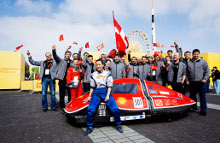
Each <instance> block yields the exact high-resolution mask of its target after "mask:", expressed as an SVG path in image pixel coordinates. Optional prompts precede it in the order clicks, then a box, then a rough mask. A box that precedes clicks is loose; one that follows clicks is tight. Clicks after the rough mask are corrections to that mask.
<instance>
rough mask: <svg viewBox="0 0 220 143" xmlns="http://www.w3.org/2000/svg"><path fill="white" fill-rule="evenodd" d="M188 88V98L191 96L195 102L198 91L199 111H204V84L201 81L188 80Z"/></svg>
mask: <svg viewBox="0 0 220 143" xmlns="http://www.w3.org/2000/svg"><path fill="white" fill-rule="evenodd" d="M189 89H190V91H189V92H190V98H192V99H193V100H194V101H195V102H196V103H197V98H196V94H197V93H199V98H200V104H201V106H200V108H201V111H203V112H206V109H207V105H206V96H205V84H204V83H202V82H190V85H189Z"/></svg>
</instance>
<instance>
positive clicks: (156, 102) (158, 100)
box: [154, 99, 163, 106]
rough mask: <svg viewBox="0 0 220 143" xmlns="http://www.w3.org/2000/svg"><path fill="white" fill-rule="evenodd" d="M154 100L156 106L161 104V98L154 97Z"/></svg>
mask: <svg viewBox="0 0 220 143" xmlns="http://www.w3.org/2000/svg"><path fill="white" fill-rule="evenodd" d="M154 102H155V104H156V106H163V101H162V100H161V99H155V100H154Z"/></svg>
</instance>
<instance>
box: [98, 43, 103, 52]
mask: <svg viewBox="0 0 220 143" xmlns="http://www.w3.org/2000/svg"><path fill="white" fill-rule="evenodd" d="M103 48H104V44H103V43H102V44H101V45H99V46H98V47H97V49H98V51H100V50H101V49H103Z"/></svg>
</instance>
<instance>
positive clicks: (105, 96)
mask: <svg viewBox="0 0 220 143" xmlns="http://www.w3.org/2000/svg"><path fill="white" fill-rule="evenodd" d="M103 67H104V64H103V61H102V60H97V61H96V71H95V72H94V73H92V74H91V78H90V93H89V97H88V99H87V101H86V102H89V101H90V100H91V102H90V103H89V107H88V109H87V121H86V123H87V125H88V128H87V130H86V131H85V133H84V135H88V134H89V133H91V132H92V131H93V128H92V126H93V124H94V114H95V111H96V109H97V107H98V106H99V104H100V102H101V101H104V102H105V104H106V105H107V106H108V107H109V109H110V110H111V112H112V113H113V115H114V118H115V124H116V125H117V130H118V131H119V132H120V133H123V129H122V127H121V125H120V124H121V119H120V113H119V109H118V105H117V104H116V102H115V100H114V98H113V97H112V93H111V88H112V86H113V77H112V75H111V73H110V72H109V71H105V70H103ZM92 94H93V96H92Z"/></svg>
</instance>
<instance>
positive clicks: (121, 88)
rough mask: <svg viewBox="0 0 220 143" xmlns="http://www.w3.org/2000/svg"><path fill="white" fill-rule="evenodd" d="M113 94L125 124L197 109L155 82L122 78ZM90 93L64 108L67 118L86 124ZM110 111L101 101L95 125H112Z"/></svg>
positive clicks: (184, 98)
mask: <svg viewBox="0 0 220 143" xmlns="http://www.w3.org/2000/svg"><path fill="white" fill-rule="evenodd" d="M112 95H113V97H114V99H115V101H116V103H117V105H118V107H119V109H120V115H121V120H122V121H127V120H138V119H147V118H150V117H153V116H157V115H169V114H179V113H185V112H188V111H190V110H191V109H193V108H195V106H196V103H195V101H194V100H192V99H191V98H189V97H187V96H185V95H182V94H181V93H178V92H176V91H173V90H171V89H169V88H166V87H164V86H161V85H158V84H156V83H153V82H150V81H147V80H140V79H133V78H123V79H117V80H114V84H113V88H112ZM88 96H89V93H85V94H84V95H82V96H80V97H78V98H76V99H75V100H74V101H72V102H70V103H69V104H68V105H67V106H66V108H65V109H64V112H65V115H66V116H67V117H68V118H71V120H73V121H74V122H76V123H85V122H86V116H87V107H88V106H89V102H88V103H85V100H86V98H88ZM113 121H114V117H113V116H112V114H111V111H110V110H109V109H108V107H107V106H106V105H105V103H104V102H102V103H101V104H100V105H99V106H98V108H97V110H96V114H95V123H100V122H113Z"/></svg>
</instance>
